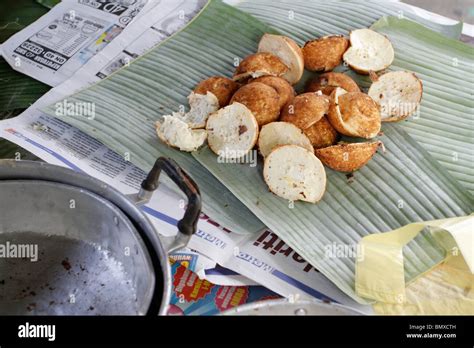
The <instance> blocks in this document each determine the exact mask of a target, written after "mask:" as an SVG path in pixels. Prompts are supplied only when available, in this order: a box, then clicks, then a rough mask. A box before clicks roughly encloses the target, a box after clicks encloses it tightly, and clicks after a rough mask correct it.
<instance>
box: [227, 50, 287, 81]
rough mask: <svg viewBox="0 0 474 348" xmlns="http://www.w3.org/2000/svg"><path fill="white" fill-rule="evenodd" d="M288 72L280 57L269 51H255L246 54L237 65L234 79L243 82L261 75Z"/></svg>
mask: <svg viewBox="0 0 474 348" xmlns="http://www.w3.org/2000/svg"><path fill="white" fill-rule="evenodd" d="M287 72H288V67H287V66H286V65H285V64H284V63H283V62H282V61H281V59H280V58H278V57H277V56H274V55H273V54H271V53H266V52H262V53H256V54H252V55H250V56H248V57H247V58H245V59H244V60H243V61H242V62H240V65H239V66H238V67H237V69H236V70H235V73H234V77H233V78H234V81H242V82H245V81H246V80H248V79H250V78H257V77H261V76H282V75H284V74H286V73H287Z"/></svg>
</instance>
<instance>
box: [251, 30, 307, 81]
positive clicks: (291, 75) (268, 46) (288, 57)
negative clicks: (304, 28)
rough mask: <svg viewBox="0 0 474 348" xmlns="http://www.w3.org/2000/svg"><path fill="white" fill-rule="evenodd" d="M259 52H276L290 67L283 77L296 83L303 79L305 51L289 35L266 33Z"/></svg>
mask: <svg viewBox="0 0 474 348" xmlns="http://www.w3.org/2000/svg"><path fill="white" fill-rule="evenodd" d="M258 52H268V53H271V54H274V55H275V56H277V57H278V58H280V59H281V61H282V62H283V63H284V64H285V65H286V66H287V67H288V68H289V70H288V72H287V73H285V74H284V75H283V76H282V78H284V79H285V80H287V81H288V82H289V83H290V84H292V85H295V84H297V83H298V82H299V80H301V77H302V76H303V72H304V58H303V51H302V50H301V47H300V46H298V44H297V43H296V42H295V41H293V40H292V39H290V38H289V37H286V36H282V35H273V34H265V35H263V36H262V39H261V40H260V43H259V44H258Z"/></svg>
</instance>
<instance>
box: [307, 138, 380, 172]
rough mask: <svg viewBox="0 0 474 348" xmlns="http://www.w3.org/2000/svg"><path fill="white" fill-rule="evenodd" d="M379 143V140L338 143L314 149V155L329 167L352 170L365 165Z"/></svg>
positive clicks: (341, 170) (342, 170)
mask: <svg viewBox="0 0 474 348" xmlns="http://www.w3.org/2000/svg"><path fill="white" fill-rule="evenodd" d="M381 145H382V142H381V141H375V142H372V143H350V144H339V145H334V146H329V147H326V148H324V149H318V150H316V156H317V157H318V158H319V159H320V160H321V162H323V163H324V165H326V166H328V167H329V168H331V169H334V170H337V171H339V172H354V171H356V170H359V169H360V168H362V167H363V166H365V165H366V164H367V162H369V161H370V159H371V158H372V157H373V156H374V155H375V153H376V152H377V149H378V148H379V146H381Z"/></svg>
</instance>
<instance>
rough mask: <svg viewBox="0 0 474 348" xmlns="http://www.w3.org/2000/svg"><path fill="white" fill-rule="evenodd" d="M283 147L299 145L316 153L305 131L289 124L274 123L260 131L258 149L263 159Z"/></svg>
mask: <svg viewBox="0 0 474 348" xmlns="http://www.w3.org/2000/svg"><path fill="white" fill-rule="evenodd" d="M281 145H298V146H301V147H303V148H305V149H306V150H308V151H310V152H312V153H314V149H313V146H312V145H311V142H310V141H309V139H308V137H307V136H306V135H304V133H303V131H302V130H301V129H299V128H298V127H296V126H295V125H294V124H291V123H288V122H272V123H269V124H266V125H265V126H263V127H262V129H261V130H260V135H259V137H258V148H259V150H260V153H261V154H262V156H263V157H267V156H268V155H269V154H270V152H272V150H273V149H274V148H276V147H278V146H281Z"/></svg>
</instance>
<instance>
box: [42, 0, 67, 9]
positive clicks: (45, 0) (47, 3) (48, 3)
mask: <svg viewBox="0 0 474 348" xmlns="http://www.w3.org/2000/svg"><path fill="white" fill-rule="evenodd" d="M36 2H38V3H39V4H41V5H43V6H44V7H47V8H53V7H54V6H56V5H57V4H59V3H60V2H61V0H36Z"/></svg>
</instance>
